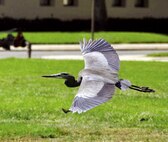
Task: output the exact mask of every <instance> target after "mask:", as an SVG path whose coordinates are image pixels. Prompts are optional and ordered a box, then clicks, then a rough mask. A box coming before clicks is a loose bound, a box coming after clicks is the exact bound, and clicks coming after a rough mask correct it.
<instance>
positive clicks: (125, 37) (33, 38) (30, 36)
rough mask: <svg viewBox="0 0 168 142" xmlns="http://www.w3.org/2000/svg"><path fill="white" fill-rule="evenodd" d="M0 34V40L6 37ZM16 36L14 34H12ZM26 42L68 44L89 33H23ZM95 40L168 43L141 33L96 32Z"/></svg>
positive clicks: (154, 35)
mask: <svg viewBox="0 0 168 142" xmlns="http://www.w3.org/2000/svg"><path fill="white" fill-rule="evenodd" d="M6 35H7V34H6V33H1V34H0V38H2V37H6ZM14 35H16V33H14ZM24 36H25V38H26V40H28V41H30V42H31V43H33V44H69V43H73V44H74V43H79V41H81V40H82V39H83V38H86V39H89V38H90V37H91V34H90V33H89V32H24ZM95 38H104V39H106V40H107V41H108V42H110V43H168V37H167V35H162V34H156V33H143V32H96V33H95Z"/></svg>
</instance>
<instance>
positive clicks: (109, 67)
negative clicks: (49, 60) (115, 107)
mask: <svg viewBox="0 0 168 142" xmlns="http://www.w3.org/2000/svg"><path fill="white" fill-rule="evenodd" d="M80 47H81V53H82V55H83V58H84V62H85V67H84V69H83V70H81V71H80V72H79V77H78V79H77V80H76V79H75V77H74V76H73V75H70V74H69V73H66V72H62V73H58V74H52V75H45V76H43V77H47V78H62V79H65V85H66V86H67V87H78V86H80V87H79V90H78V93H77V94H76V96H75V98H74V100H73V103H72V106H71V107H70V109H68V110H66V109H62V110H63V111H64V112H65V113H68V112H73V113H75V112H77V113H82V112H86V111H88V110H90V109H92V108H94V107H96V106H98V105H100V104H102V103H105V102H107V101H108V100H110V99H111V98H112V95H113V94H114V92H115V88H116V87H117V88H119V89H121V90H127V89H128V88H130V89H133V90H137V91H140V92H155V91H154V90H153V89H150V88H148V87H139V86H136V85H132V84H131V82H130V81H129V80H124V79H119V78H118V72H119V67H120V65H119V64H120V60H119V57H118V54H117V53H116V51H115V50H114V48H113V47H112V46H111V45H110V44H109V43H108V42H107V41H105V40H104V39H98V40H91V39H90V40H89V41H86V40H85V39H84V40H83V41H82V42H80Z"/></svg>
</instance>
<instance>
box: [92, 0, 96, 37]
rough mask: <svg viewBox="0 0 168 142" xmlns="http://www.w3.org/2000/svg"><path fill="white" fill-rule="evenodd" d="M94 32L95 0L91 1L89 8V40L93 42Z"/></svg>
mask: <svg viewBox="0 0 168 142" xmlns="http://www.w3.org/2000/svg"><path fill="white" fill-rule="evenodd" d="M94 30H95V0H92V6H91V39H92V40H94Z"/></svg>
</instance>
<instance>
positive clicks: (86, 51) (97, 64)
mask: <svg viewBox="0 0 168 142" xmlns="http://www.w3.org/2000/svg"><path fill="white" fill-rule="evenodd" d="M80 46H81V52H82V54H83V57H84V60H85V68H92V69H93V68H94V69H96V70H97V69H103V68H104V69H108V68H110V69H112V70H115V71H118V70H119V57H118V54H117V53H116V51H115V50H114V48H113V47H112V46H111V45H110V44H109V43H108V42H107V41H105V40H104V39H98V40H91V39H90V40H89V41H88V42H87V41H86V40H85V39H84V40H83V42H80Z"/></svg>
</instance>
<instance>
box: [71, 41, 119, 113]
mask: <svg viewBox="0 0 168 142" xmlns="http://www.w3.org/2000/svg"><path fill="white" fill-rule="evenodd" d="M80 44H81V52H82V54H83V57H84V61H85V68H84V70H82V71H81V72H80V73H79V76H81V77H82V78H83V79H82V83H81V85H80V88H79V91H78V93H77V95H76V97H75V99H74V101H73V104H72V106H71V108H70V110H71V111H72V112H78V113H81V112H85V111H87V110H89V109H92V108H94V107H96V106H98V105H100V104H102V103H104V102H106V101H108V100H109V99H111V97H112V94H113V93H114V90H115V83H116V82H117V81H118V70H119V58H118V55H117V53H116V51H115V50H114V49H113V48H112V47H111V45H110V44H109V43H108V42H106V41H105V40H103V39H99V40H94V41H92V40H89V41H88V42H87V41H86V40H84V41H83V42H81V43H80Z"/></svg>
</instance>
